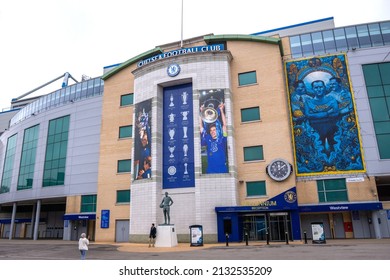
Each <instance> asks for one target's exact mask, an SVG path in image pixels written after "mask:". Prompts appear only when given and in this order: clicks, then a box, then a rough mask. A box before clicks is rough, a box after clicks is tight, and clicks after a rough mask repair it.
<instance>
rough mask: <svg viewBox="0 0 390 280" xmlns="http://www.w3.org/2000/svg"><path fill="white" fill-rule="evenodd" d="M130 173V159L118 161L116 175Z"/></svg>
mask: <svg viewBox="0 0 390 280" xmlns="http://www.w3.org/2000/svg"><path fill="white" fill-rule="evenodd" d="M124 172H131V159H123V160H118V173H124Z"/></svg>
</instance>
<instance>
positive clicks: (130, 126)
mask: <svg viewBox="0 0 390 280" xmlns="http://www.w3.org/2000/svg"><path fill="white" fill-rule="evenodd" d="M125 128H130V135H129V136H121V129H125ZM125 132H126V131H125ZM118 138H119V139H126V138H133V126H132V125H123V126H120V127H119V135H118Z"/></svg>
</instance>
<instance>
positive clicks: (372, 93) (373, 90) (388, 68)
mask: <svg viewBox="0 0 390 280" xmlns="http://www.w3.org/2000/svg"><path fill="white" fill-rule="evenodd" d="M363 74H364V79H365V83H366V88H367V93H368V99H369V104H370V109H371V115H372V119H373V121H374V128H375V135H376V140H377V144H378V150H379V156H380V158H381V159H390V145H389V143H390V142H389V141H390V78H389V76H390V62H386V63H379V64H368V65H363Z"/></svg>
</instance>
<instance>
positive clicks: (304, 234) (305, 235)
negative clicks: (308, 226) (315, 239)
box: [303, 230, 307, 244]
mask: <svg viewBox="0 0 390 280" xmlns="http://www.w3.org/2000/svg"><path fill="white" fill-rule="evenodd" d="M303 236H304V237H305V244H307V234H306V230H305V231H304V232H303Z"/></svg>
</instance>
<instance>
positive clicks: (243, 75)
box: [238, 70, 258, 87]
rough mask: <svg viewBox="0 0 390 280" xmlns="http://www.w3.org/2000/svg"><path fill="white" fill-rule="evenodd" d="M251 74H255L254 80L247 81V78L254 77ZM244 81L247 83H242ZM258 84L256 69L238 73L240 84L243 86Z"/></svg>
mask: <svg viewBox="0 0 390 280" xmlns="http://www.w3.org/2000/svg"><path fill="white" fill-rule="evenodd" d="M250 74H254V77H255V81H254V82H246V80H247V79H249V78H252V77H249V75H250ZM242 78H244V81H242ZM242 82H245V83H242ZM257 84H258V82H257V72H256V70H253V71H248V72H243V73H238V86H240V87H243V86H250V85H257Z"/></svg>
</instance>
